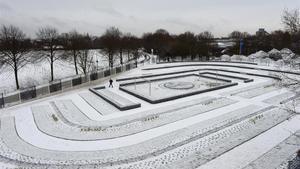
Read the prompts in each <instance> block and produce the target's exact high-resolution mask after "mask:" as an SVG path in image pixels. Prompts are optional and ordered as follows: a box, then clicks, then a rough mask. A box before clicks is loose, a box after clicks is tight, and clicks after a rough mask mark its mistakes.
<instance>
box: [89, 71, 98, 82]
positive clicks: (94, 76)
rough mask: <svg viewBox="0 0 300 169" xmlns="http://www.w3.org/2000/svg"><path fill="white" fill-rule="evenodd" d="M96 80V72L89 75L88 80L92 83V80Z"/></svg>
mask: <svg viewBox="0 0 300 169" xmlns="http://www.w3.org/2000/svg"><path fill="white" fill-rule="evenodd" d="M97 79H98V73H97V72H94V73H91V74H90V80H91V81H94V80H97Z"/></svg>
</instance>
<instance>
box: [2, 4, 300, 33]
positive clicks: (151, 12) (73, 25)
mask: <svg viewBox="0 0 300 169" xmlns="http://www.w3.org/2000/svg"><path fill="white" fill-rule="evenodd" d="M285 8H289V9H295V8H300V0H0V24H14V25H17V26H19V27H21V28H22V29H23V30H24V31H25V32H26V33H27V34H29V35H30V36H34V35H35V33H34V32H36V30H37V29H38V28H39V27H41V26H47V25H51V26H54V27H56V28H58V29H59V30H60V32H68V31H70V30H72V29H76V30H78V31H79V32H82V33H83V32H88V33H90V34H93V35H101V34H102V33H103V32H104V30H105V29H106V28H108V27H110V26H116V27H118V28H120V30H121V31H123V32H131V33H133V34H135V35H138V36H140V35H141V34H142V33H143V32H153V31H155V30H156V29H158V28H163V29H166V30H168V31H169V32H171V33H181V32H184V31H192V32H195V33H199V32H202V31H205V30H209V31H211V32H212V33H213V34H214V35H215V36H217V37H218V36H227V35H228V34H229V33H230V32H232V31H233V30H240V31H247V32H249V33H254V32H255V31H256V30H257V29H258V28H260V27H262V28H266V30H267V31H272V30H275V29H282V28H283V25H282V24H281V14H282V11H283V9H285Z"/></svg>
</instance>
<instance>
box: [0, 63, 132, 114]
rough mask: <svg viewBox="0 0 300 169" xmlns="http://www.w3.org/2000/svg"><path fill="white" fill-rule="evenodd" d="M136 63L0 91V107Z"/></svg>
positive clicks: (82, 82)
mask: <svg viewBox="0 0 300 169" xmlns="http://www.w3.org/2000/svg"><path fill="white" fill-rule="evenodd" d="M135 67H136V65H135V64H133V63H130V64H126V65H124V66H120V67H117V68H113V69H108V70H103V71H98V72H93V73H90V74H88V75H85V76H80V77H78V76H75V77H73V78H66V79H61V80H56V81H53V82H50V83H48V84H44V85H41V86H37V87H36V86H33V87H29V88H26V89H23V90H20V91H15V92H13V93H8V94H3V93H0V108H3V107H5V106H10V105H15V104H18V103H21V102H23V101H28V100H31V99H33V98H38V97H42V96H47V95H49V94H51V93H55V92H60V91H63V90H69V89H72V87H74V86H79V85H82V84H86V83H89V82H90V81H95V80H98V79H101V78H105V77H108V76H111V75H113V74H116V73H121V72H123V71H127V70H131V69H133V68H135Z"/></svg>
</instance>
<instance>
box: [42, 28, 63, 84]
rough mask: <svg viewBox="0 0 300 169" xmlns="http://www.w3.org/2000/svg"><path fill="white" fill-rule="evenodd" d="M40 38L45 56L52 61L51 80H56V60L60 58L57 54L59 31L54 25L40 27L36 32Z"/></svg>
mask: <svg viewBox="0 0 300 169" xmlns="http://www.w3.org/2000/svg"><path fill="white" fill-rule="evenodd" d="M36 35H37V37H38V39H39V40H40V43H41V51H43V55H42V56H43V57H45V58H47V59H48V60H49V62H50V69H51V81H53V80H54V68H53V65H54V62H55V61H56V60H58V59H59V56H57V55H56V52H57V50H58V49H59V43H58V39H59V33H58V30H57V29H56V28H53V27H44V28H40V29H39V30H38V32H37V33H36Z"/></svg>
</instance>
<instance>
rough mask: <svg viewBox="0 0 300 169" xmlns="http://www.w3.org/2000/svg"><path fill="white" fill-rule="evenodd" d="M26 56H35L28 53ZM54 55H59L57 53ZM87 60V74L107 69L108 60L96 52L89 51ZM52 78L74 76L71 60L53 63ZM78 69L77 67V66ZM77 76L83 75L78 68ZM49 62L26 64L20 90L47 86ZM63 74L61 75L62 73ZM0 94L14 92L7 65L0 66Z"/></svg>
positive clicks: (9, 68)
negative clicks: (88, 65) (88, 63)
mask: <svg viewBox="0 0 300 169" xmlns="http://www.w3.org/2000/svg"><path fill="white" fill-rule="evenodd" d="M28 55H35V53H30V54H28ZM56 55H58V56H59V55H61V54H60V53H59V52H58V53H57V54H56ZM88 57H89V59H90V60H91V61H92V63H91V64H90V67H89V69H88V72H91V71H93V70H96V69H97V68H98V70H101V69H106V68H107V67H108V59H107V57H105V56H103V55H102V54H101V53H100V52H99V51H97V50H90V51H89V56H88ZM96 61H98V63H97V62H96ZM126 61H127V56H126V57H125V56H124V62H126ZM119 64H120V61H119V58H117V57H116V59H115V66H118V65H119ZM53 67H54V78H55V79H63V78H67V77H71V76H75V75H76V72H75V68H74V62H73V60H72V59H68V60H64V59H58V60H56V61H55V62H54V65H53ZM78 67H79V65H78ZM78 69H79V74H83V72H82V71H81V69H80V67H79V68H78ZM50 70H51V69H50V62H49V61H48V60H47V59H37V60H36V61H34V62H32V63H28V64H27V65H25V67H23V68H21V69H20V70H19V75H18V76H19V82H20V86H21V88H27V87H32V86H38V85H41V84H47V83H49V81H50V80H51V74H50V72H51V71H50ZM62 72H63V73H62ZM0 81H1V83H0V93H9V92H12V91H15V90H16V87H15V78H14V72H13V69H11V67H9V66H8V65H3V66H0Z"/></svg>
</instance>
